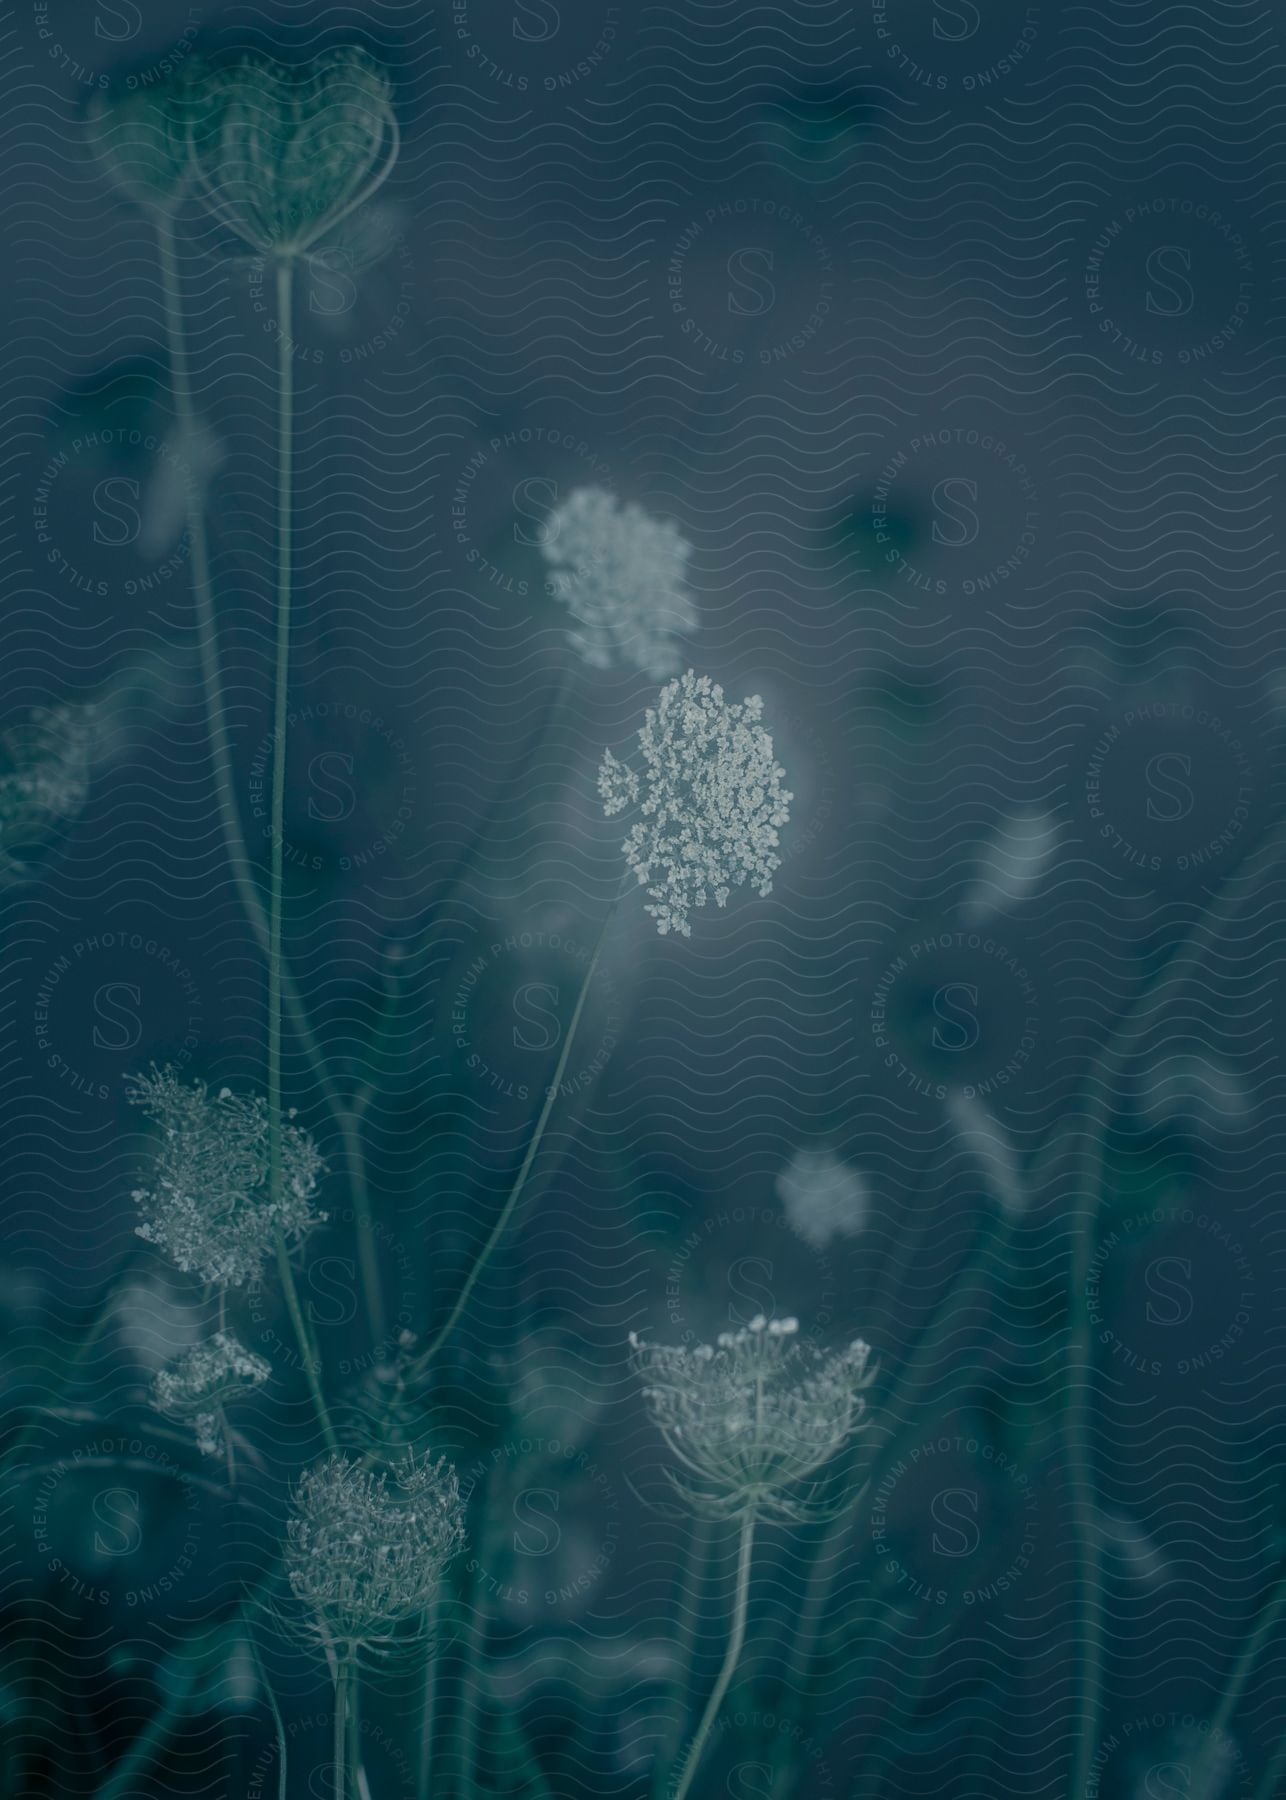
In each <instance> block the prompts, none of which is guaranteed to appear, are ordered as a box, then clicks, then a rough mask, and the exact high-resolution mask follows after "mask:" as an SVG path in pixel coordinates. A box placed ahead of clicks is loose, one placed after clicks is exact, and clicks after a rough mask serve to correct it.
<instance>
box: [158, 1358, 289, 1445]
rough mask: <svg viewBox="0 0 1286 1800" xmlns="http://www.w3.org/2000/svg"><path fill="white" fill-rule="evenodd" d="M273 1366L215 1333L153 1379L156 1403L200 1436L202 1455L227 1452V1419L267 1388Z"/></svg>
mask: <svg viewBox="0 0 1286 1800" xmlns="http://www.w3.org/2000/svg"><path fill="white" fill-rule="evenodd" d="M271 1374H272V1368H271V1365H270V1364H269V1363H267V1362H265V1360H264V1358H263V1357H262V1356H256V1355H255V1353H254V1352H253V1350H247V1349H246V1347H245V1345H244V1344H242V1343H241V1341H240V1340H239V1339H238V1338H237V1337H236V1336H235V1335H234V1334H233V1333H232V1332H230V1331H216V1332H215V1334H214V1336H213V1337H212V1338H209V1339H207V1340H206V1342H205V1343H202V1344H193V1345H192V1347H191V1349H189V1350H185V1351H184V1353H183V1355H182V1356H180V1357H179V1359H178V1360H177V1362H174V1363H171V1364H170V1366H169V1368H168V1369H159V1370H158V1371H157V1373H156V1375H155V1376H154V1377H153V1379H152V1397H151V1403H152V1405H153V1407H154V1408H155V1409H156V1411H157V1412H159V1413H164V1415H165V1416H166V1418H168V1419H180V1420H183V1421H185V1422H186V1423H187V1424H189V1425H191V1427H192V1429H193V1431H194V1432H195V1433H196V1441H197V1448H198V1449H199V1450H200V1451H201V1453H202V1455H203V1456H217V1455H218V1454H219V1452H220V1451H221V1450H222V1449H223V1415H224V1412H225V1410H226V1408H227V1407H228V1406H229V1405H230V1403H231V1402H232V1401H233V1400H238V1399H241V1398H242V1397H243V1396H244V1395H246V1394H251V1393H253V1392H254V1390H255V1389H256V1388H259V1387H262V1386H263V1384H264V1382H265V1381H267V1379H268V1377H269V1376H270V1375H271Z"/></svg>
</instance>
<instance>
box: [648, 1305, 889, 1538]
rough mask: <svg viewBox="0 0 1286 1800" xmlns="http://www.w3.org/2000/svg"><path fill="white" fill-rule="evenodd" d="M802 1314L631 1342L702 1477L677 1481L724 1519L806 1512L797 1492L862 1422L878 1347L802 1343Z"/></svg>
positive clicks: (653, 1404) (676, 1438)
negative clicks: (688, 1341)
mask: <svg viewBox="0 0 1286 1800" xmlns="http://www.w3.org/2000/svg"><path fill="white" fill-rule="evenodd" d="M798 1332H799V1321H798V1320H797V1319H766V1318H764V1317H763V1316H762V1314H761V1315H760V1316H759V1317H758V1318H755V1319H752V1320H751V1322H750V1324H749V1325H748V1326H747V1327H746V1328H745V1329H744V1330H742V1331H735V1332H724V1333H723V1334H722V1336H721V1337H720V1338H719V1339H718V1341H717V1343H715V1344H698V1345H696V1346H695V1347H692V1348H687V1347H683V1346H673V1345H666V1344H645V1343H643V1342H641V1340H640V1339H639V1338H638V1336H637V1335H632V1336H631V1338H630V1343H631V1345H632V1347H633V1350H634V1361H635V1365H636V1367H637V1368H638V1370H639V1373H640V1375H641V1376H642V1377H643V1381H644V1384H645V1385H644V1389H643V1393H644V1397H645V1398H646V1400H647V1403H648V1408H649V1410H650V1412H651V1414H652V1417H653V1419H654V1420H655V1422H656V1424H657V1425H658V1426H659V1427H660V1429H661V1431H662V1432H663V1434H664V1436H665V1439H666V1442H667V1443H668V1444H669V1446H670V1449H671V1450H672V1451H673V1453H674V1455H675V1456H676V1457H677V1458H678V1460H679V1462H680V1463H681V1464H682V1466H683V1468H684V1469H685V1470H686V1471H687V1472H688V1475H689V1476H691V1477H693V1478H694V1479H693V1481H691V1482H689V1481H681V1480H679V1479H677V1478H676V1477H674V1476H671V1480H672V1481H673V1482H674V1485H675V1487H676V1488H678V1489H679V1491H680V1492H681V1493H682V1494H683V1495H684V1497H685V1498H686V1499H687V1500H689V1501H690V1502H691V1503H692V1504H693V1505H695V1506H697V1507H698V1508H700V1509H701V1510H703V1511H706V1512H709V1513H712V1514H714V1515H715V1516H716V1517H721V1518H729V1517H733V1516H735V1515H736V1514H738V1513H742V1512H745V1511H747V1510H753V1511H755V1512H756V1513H769V1514H771V1513H776V1514H778V1515H779V1516H780V1517H783V1518H795V1519H798V1518H805V1517H807V1516H808V1512H807V1508H806V1506H805V1505H804V1503H803V1502H802V1501H801V1500H800V1499H799V1497H798V1496H797V1494H794V1493H792V1491H791V1490H793V1489H796V1488H797V1487H798V1486H799V1484H800V1483H801V1482H805V1481H807V1480H808V1479H809V1478H810V1477H811V1476H813V1475H815V1474H816V1473H817V1472H818V1471H819V1470H820V1469H821V1468H822V1467H823V1465H824V1464H825V1463H827V1462H829V1461H830V1459H831V1457H833V1456H834V1455H835V1453H836V1452H837V1451H838V1450H840V1449H842V1448H843V1446H844V1444H845V1443H847V1441H848V1439H849V1438H850V1436H851V1435H852V1433H853V1432H854V1431H855V1430H856V1428H857V1426H858V1423H859V1421H860V1419H861V1415H862V1412H863V1408H864V1405H865V1402H864V1401H863V1399H862V1397H861V1390H862V1388H863V1387H864V1386H865V1385H866V1384H867V1381H868V1380H869V1377H868V1375H867V1371H866V1365H867V1360H868V1358H869V1356H870V1350H869V1348H868V1346H867V1345H866V1344H864V1343H863V1342H862V1341H861V1339H860V1338H859V1339H857V1340H856V1341H855V1342H854V1343H852V1344H849V1345H848V1346H847V1347H846V1348H845V1349H843V1350H837V1351H834V1352H831V1353H829V1354H828V1353H827V1352H826V1351H824V1350H821V1349H819V1348H818V1347H817V1346H816V1345H815V1344H809V1343H801V1342H800V1340H799V1336H798Z"/></svg>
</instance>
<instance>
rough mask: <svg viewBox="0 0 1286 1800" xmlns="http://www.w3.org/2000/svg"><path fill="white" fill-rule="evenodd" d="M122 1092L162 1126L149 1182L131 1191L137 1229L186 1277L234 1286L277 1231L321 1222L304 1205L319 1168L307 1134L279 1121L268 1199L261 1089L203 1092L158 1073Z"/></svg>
mask: <svg viewBox="0 0 1286 1800" xmlns="http://www.w3.org/2000/svg"><path fill="white" fill-rule="evenodd" d="M129 1098H130V1102H131V1104H132V1105H134V1106H140V1107H142V1109H143V1111H144V1112H145V1113H146V1114H147V1116H148V1118H149V1119H152V1120H153V1121H154V1122H155V1123H156V1124H157V1125H158V1126H159V1127H160V1129H161V1142H160V1144H159V1146H158V1148H157V1153H156V1166H155V1169H154V1170H153V1174H152V1180H151V1183H150V1185H149V1186H147V1187H143V1188H137V1189H135V1192H134V1199H135V1201H136V1202H137V1203H138V1208H139V1211H140V1212H141V1213H142V1215H143V1223H142V1224H141V1225H139V1226H138V1227H137V1228H136V1229H137V1231H138V1235H139V1236H140V1237H141V1238H146V1239H147V1241H148V1243H150V1244H157V1245H159V1246H160V1248H161V1249H162V1250H164V1251H165V1253H166V1255H167V1256H168V1257H169V1258H170V1259H171V1261H172V1262H174V1263H175V1264H176V1265H177V1266H178V1267H179V1268H180V1269H182V1270H183V1271H184V1272H185V1273H186V1274H194V1275H199V1276H200V1277H201V1279H202V1280H203V1281H208V1282H211V1283H213V1285H214V1286H216V1287H243V1286H244V1285H245V1284H246V1283H247V1282H248V1281H253V1280H254V1278H255V1276H256V1275H258V1273H259V1272H260V1269H261V1268H262V1266H263V1264H264V1262H265V1261H266V1259H267V1258H268V1257H269V1256H271V1255H272V1254H273V1252H274V1250H275V1249H276V1244H277V1233H278V1232H279V1231H280V1232H281V1233H282V1234H283V1236H284V1237H285V1239H286V1241H287V1243H288V1244H297V1243H298V1242H299V1241H300V1240H301V1239H302V1238H303V1237H304V1236H305V1235H306V1234H307V1233H308V1232H309V1231H311V1230H312V1228H313V1226H314V1225H316V1224H318V1223H319V1222H320V1221H321V1220H322V1219H324V1218H325V1216H326V1215H325V1213H321V1212H318V1211H317V1210H316V1208H315V1207H314V1205H313V1196H314V1195H315V1194H316V1192H317V1178H318V1176H319V1175H321V1174H322V1173H323V1172H324V1169H325V1164H324V1163H323V1162H322V1159H321V1156H320V1154H319V1153H318V1150H317V1146H316V1145H315V1144H314V1143H313V1140H312V1138H311V1137H310V1136H309V1135H308V1133H307V1132H306V1131H302V1130H301V1129H300V1128H299V1126H297V1125H293V1124H289V1123H284V1122H283V1124H282V1129H281V1182H280V1190H281V1191H280V1195H279V1197H278V1198H277V1199H276V1200H274V1198H273V1195H272V1192H271V1189H270V1187H269V1181H268V1108H267V1104H266V1102H265V1101H264V1100H263V1098H262V1097H261V1096H260V1095H246V1094H234V1093H232V1092H231V1091H230V1090H229V1089H228V1088H222V1089H220V1091H219V1092H218V1094H216V1095H214V1096H213V1097H212V1096H211V1094H210V1092H209V1090H208V1088H207V1087H206V1085H205V1083H204V1082H203V1081H194V1082H191V1083H187V1082H182V1081H180V1080H179V1078H178V1076H177V1075H176V1074H175V1072H174V1070H173V1069H161V1070H159V1071H158V1070H153V1072H152V1073H151V1074H150V1075H139V1076H136V1077H135V1078H134V1081H133V1083H132V1085H131V1089H130V1096H129ZM291 1116H292V1117H293V1115H291Z"/></svg>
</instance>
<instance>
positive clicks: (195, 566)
mask: <svg viewBox="0 0 1286 1800" xmlns="http://www.w3.org/2000/svg"><path fill="white" fill-rule="evenodd" d="M153 224H154V226H155V230H156V251H157V263H158V265H159V267H160V273H161V298H162V310H163V312H164V315H165V332H166V343H167V347H168V351H169V359H170V385H171V388H172V389H173V394H174V417H175V422H176V424H177V425H178V428H179V436H180V439H181V441H182V444H183V446H184V450H185V454H190V449H191V446H192V445H193V444H194V443H195V441H196V427H197V419H196V408H195V406H194V405H193V401H192V378H191V373H190V369H189V363H188V347H187V333H186V331H185V329H184V323H183V320H184V312H183V291H182V286H181V283H180V280H179V269H178V258H177V255H176V253H175V234H174V219H173V215H172V214H170V213H168V212H164V211H157V212H155V213H154V214H153ZM283 272H284V273H285V274H286V275H287V277H288V274H289V264H288V263H284V264H283V265H282V266H281V269H279V271H278V279H279V280H280V278H281V275H282V274H283ZM289 323H290V322H289V319H284V320H283V321H282V331H283V333H284V334H285V336H284V339H283V346H284V348H283V354H284V367H285V374H286V379H287V382H291V381H292V380H293V373H292V370H293V365H292V363H291V360H290V356H289V351H290V349H291V348H293V346H292V345H291V344H290V342H289V335H288V334H289ZM279 406H280V407H281V408H282V411H283V413H284V414H285V433H284V441H282V442H281V443H280V445H279V460H280V461H281V462H282V463H284V472H285V481H286V487H285V507H284V510H281V509H282V490H281V485H280V484H281V479H282V474H281V470H280V469H279V476H278V481H279V486H278V508H279V528H280V531H281V532H282V533H283V534H284V535H285V537H286V539H287V540H288V538H289V532H290V488H289V477H290V453H291V446H290V441H289V438H290V431H291V416H290V410H291V409H290V396H289V393H287V395H286V397H285V399H282V398H281V397H280V396H279ZM188 536H189V541H190V544H191V550H192V591H193V597H194V601H195V608H196V623H197V646H198V654H199V657H200V664H201V684H202V689H203V692H204V698H205V717H206V730H207V732H208V733H209V738H210V761H211V764H212V766H213V770H214V789H215V798H216V802H217V804H218V808H219V822H220V826H221V828H222V832H223V843H224V848H225V850H226V852H227V856H228V862H229V865H230V867H231V870H232V879H233V885H234V886H235V887H236V890H237V894H238V897H239V898H240V900H241V904H242V907H243V908H244V910H245V913H246V916H247V918H248V919H249V921H250V924H251V927H252V929H253V930H254V932H255V935H256V936H257V937H258V939H259V941H260V943H261V944H262V946H263V948H264V951H265V952H266V953H267V954H268V956H269V959H270V962H271V957H272V953H273V952H272V929H271V925H270V921H269V918H268V915H267V912H266V911H265V908H264V903H263V896H262V894H261V893H260V891H259V886H258V883H257V882H256V880H255V877H254V872H253V866H252V864H251V860H250V855H249V852H248V850H247V848H246V840H245V833H244V831H243V829H242V825H241V815H240V812H239V810H238V807H237V800H236V788H235V783H234V781H233V775H232V750H231V744H230V740H229V736H228V721H227V714H226V711H225V708H224V703H223V677H222V671H221V669H220V664H219V636H218V619H217V615H216V612H215V606H214V583H213V580H212V578H211V574H210V548H209V536H208V533H207V531H206V525H205V504H204V496H203V495H202V494H201V493H200V492H199V490H198V488H197V485H196V482H195V480H194V479H193V478H192V477H191V471H189V481H188ZM289 571H290V554H289V543H288V541H287V544H286V556H285V576H286V582H287V591H286V604H287V620H286V623H287V627H288V626H289V616H288V609H289ZM278 581H279V605H280V581H281V568H280V566H279V571H278ZM280 625H281V619H280V615H279V617H278V626H279V628H280ZM279 673H280V671H279ZM278 743H279V744H280V747H281V750H282V759H283V765H284V743H282V742H281V740H278ZM274 779H275V772H274ZM283 779H284V766H283ZM274 838H275V840H276V842H277V844H278V845H279V846H280V844H281V833H280V831H278V830H276V829H274ZM276 959H277V981H278V984H279V988H280V1003H284V1010H285V1011H286V1012H288V1013H289V1015H290V1022H291V1025H292V1027H293V1029H294V1031H295V1033H296V1035H297V1036H298V1038H299V1040H300V1043H301V1044H302V1046H303V1049H304V1054H305V1055H306V1057H307V1058H308V1063H309V1066H310V1068H311V1069H312V1072H313V1075H314V1078H315V1079H316V1081H317V1084H318V1086H319V1088H320V1089H321V1092H322V1098H323V1100H324V1101H325V1103H326V1106H327V1108H328V1110H329V1111H330V1112H331V1114H332V1115H333V1117H334V1119H335V1123H336V1125H337V1126H338V1128H339V1134H340V1139H341V1142H342V1144H343V1148H344V1160H345V1164H346V1166H347V1172H348V1181H349V1188H350V1191H351V1193H352V1196H353V1216H354V1220H355V1222H356V1226H357V1253H358V1261H359V1265H360V1267H361V1272H362V1289H363V1296H364V1299H365V1303H366V1311H367V1315H368V1322H369V1324H370V1330H371V1336H372V1338H373V1339H374V1340H375V1341H376V1342H377V1343H378V1342H379V1341H380V1340H381V1339H382V1337H383V1334H384V1318H383V1299H382V1295H381V1292H380V1279H379V1265H378V1262H377V1259H376V1255H375V1238H374V1227H373V1223H372V1220H371V1212H370V1197H369V1187H368V1183H367V1179H366V1158H365V1153H364V1150H363V1146H362V1141H361V1134H360V1131H359V1130H358V1120H357V1118H356V1117H354V1115H353V1111H352V1109H351V1108H349V1107H346V1106H345V1105H344V1103H343V1101H342V1100H341V1098H340V1096H339V1093H338V1090H337V1089H336V1087H335V1084H334V1082H333V1081H332V1080H331V1078H330V1071H329V1069H328V1068H327V1066H326V1058H325V1055H324V1053H323V1051H322V1048H321V1045H320V1044H319V1043H318V1041H317V1037H316V1033H315V1032H314V1031H313V1029H312V1025H311V1022H310V1021H309V1019H308V1015H307V1013H306V1011H305V1009H304V1005H303V1002H302V1000H301V999H300V996H299V992H298V990H297V988H296V987H295V984H294V982H293V981H292V980H291V977H290V972H289V970H288V969H287V967H286V964H285V959H284V956H283V953H282V948H281V942H280V933H278V941H277V947H276ZM270 983H271V968H270ZM270 1006H271V999H270ZM270 1030H271V1021H270ZM278 1055H280V1051H279V1050H278Z"/></svg>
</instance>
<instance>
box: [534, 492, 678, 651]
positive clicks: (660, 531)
mask: <svg viewBox="0 0 1286 1800" xmlns="http://www.w3.org/2000/svg"><path fill="white" fill-rule="evenodd" d="M541 549H542V551H543V553H544V556H545V560H546V561H547V562H548V563H549V564H550V567H551V568H552V570H553V575H552V578H551V580H552V586H553V591H554V593H555V594H556V596H557V597H558V599H560V600H561V601H562V602H563V603H564V604H565V606H566V607H567V609H568V611H569V612H570V613H571V615H572V617H573V619H575V621H576V624H575V626H574V627H573V629H572V630H571V632H570V633H569V634H568V635H569V638H570V641H571V644H572V647H573V648H574V649H575V650H576V651H577V652H578V653H579V654H580V655H581V656H582V657H584V659H585V661H586V662H587V663H588V664H589V665H590V667H591V668H595V669H617V668H624V669H638V670H641V671H642V673H643V674H645V675H651V676H653V677H654V678H655V679H656V680H658V681H659V680H661V679H662V678H663V677H664V676H666V675H673V674H674V673H675V671H676V670H677V669H678V668H679V667H680V666H681V663H682V660H683V658H682V653H681V651H680V648H679V645H678V643H677V641H676V640H677V639H678V638H680V637H682V636H683V635H685V634H687V633H690V632H693V631H695V630H696V628H697V611H696V607H695V606H694V605H693V602H692V596H691V594H690V593H689V592H688V588H687V568H688V561H689V559H690V557H691V555H692V546H691V544H690V543H689V542H688V541H687V539H686V538H685V537H684V536H683V533H682V532H681V531H680V530H679V528H678V526H677V525H675V524H674V523H673V522H672V521H671V520H668V519H655V518H653V517H652V515H651V514H650V513H647V512H645V511H644V510H643V508H642V507H641V506H639V505H637V504H636V503H635V502H633V501H630V502H628V503H627V504H626V505H624V506H622V505H620V503H619V502H618V501H617V500H616V498H615V496H614V495H612V494H609V493H608V492H607V490H606V489H605V488H597V487H587V488H577V489H576V490H575V492H574V493H572V494H571V495H570V496H569V497H568V499H567V500H566V501H564V503H563V505H562V506H560V507H557V508H556V509H555V510H554V511H553V512H552V513H551V514H550V517H549V523H548V529H547V533H546V536H545V539H544V542H543V543H542V545H541Z"/></svg>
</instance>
